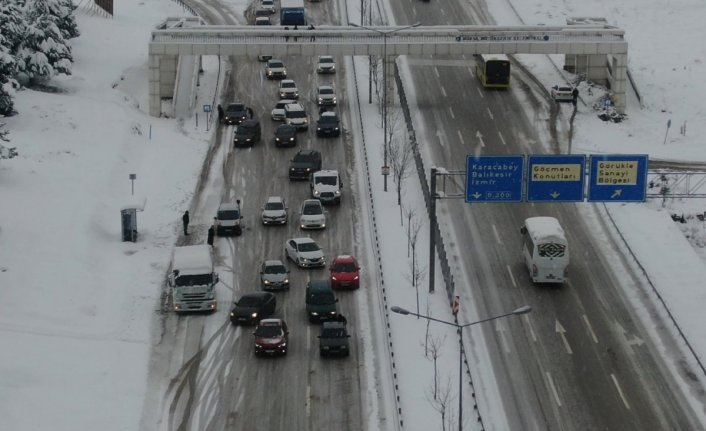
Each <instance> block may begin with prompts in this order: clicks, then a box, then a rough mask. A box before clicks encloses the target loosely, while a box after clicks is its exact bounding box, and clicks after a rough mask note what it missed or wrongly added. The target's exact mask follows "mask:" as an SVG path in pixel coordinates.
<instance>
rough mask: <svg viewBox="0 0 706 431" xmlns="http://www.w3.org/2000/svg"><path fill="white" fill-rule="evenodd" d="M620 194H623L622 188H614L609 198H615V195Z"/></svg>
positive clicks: (618, 195)
mask: <svg viewBox="0 0 706 431" xmlns="http://www.w3.org/2000/svg"><path fill="white" fill-rule="evenodd" d="M622 194H623V190H622V189H616V190H615V191H614V192H613V194H612V195H611V196H610V198H611V199H613V198H617V197H620V195H622Z"/></svg>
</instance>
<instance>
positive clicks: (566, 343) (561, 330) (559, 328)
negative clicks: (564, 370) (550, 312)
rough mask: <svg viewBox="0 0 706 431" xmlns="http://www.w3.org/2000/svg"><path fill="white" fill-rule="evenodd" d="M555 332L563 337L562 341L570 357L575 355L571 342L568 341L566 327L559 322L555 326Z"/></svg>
mask: <svg viewBox="0 0 706 431" xmlns="http://www.w3.org/2000/svg"><path fill="white" fill-rule="evenodd" d="M554 330H555V331H556V332H557V333H559V335H560V336H561V340H562V341H563V342H564V348H565V349H566V353H568V354H569V355H571V354H573V353H574V352H573V351H572V350H571V346H570V345H569V340H567V339H566V329H564V327H563V326H562V325H561V323H559V321H558V320H557V321H556V324H555V325H554Z"/></svg>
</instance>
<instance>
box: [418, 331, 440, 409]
mask: <svg viewBox="0 0 706 431" xmlns="http://www.w3.org/2000/svg"><path fill="white" fill-rule="evenodd" d="M444 341H446V335H444V336H443V337H434V336H432V335H431V334H429V333H427V336H426V339H425V341H424V345H423V346H422V347H424V356H426V357H427V358H428V357H430V356H431V361H432V363H433V364H434V381H433V391H432V396H433V397H434V399H435V400H436V398H437V395H438V386H439V368H438V364H437V359H439V357H440V356H441V348H442V347H443V346H444Z"/></svg>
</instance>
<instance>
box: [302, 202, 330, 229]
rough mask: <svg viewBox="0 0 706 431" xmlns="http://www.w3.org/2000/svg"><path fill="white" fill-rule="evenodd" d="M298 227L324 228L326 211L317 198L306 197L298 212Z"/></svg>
mask: <svg viewBox="0 0 706 431" xmlns="http://www.w3.org/2000/svg"><path fill="white" fill-rule="evenodd" d="M299 227H300V228H302V229H324V228H326V211H324V207H323V205H321V201H320V200H318V199H307V200H305V201H304V203H303V204H302V210H301V213H300V214H299Z"/></svg>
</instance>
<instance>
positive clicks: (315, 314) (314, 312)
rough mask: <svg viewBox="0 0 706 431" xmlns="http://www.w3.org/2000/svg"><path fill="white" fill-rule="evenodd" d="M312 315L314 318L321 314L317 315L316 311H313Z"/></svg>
mask: <svg viewBox="0 0 706 431" xmlns="http://www.w3.org/2000/svg"><path fill="white" fill-rule="evenodd" d="M311 315H312V316H318V315H319V313H317V312H316V311H312V312H311Z"/></svg>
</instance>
